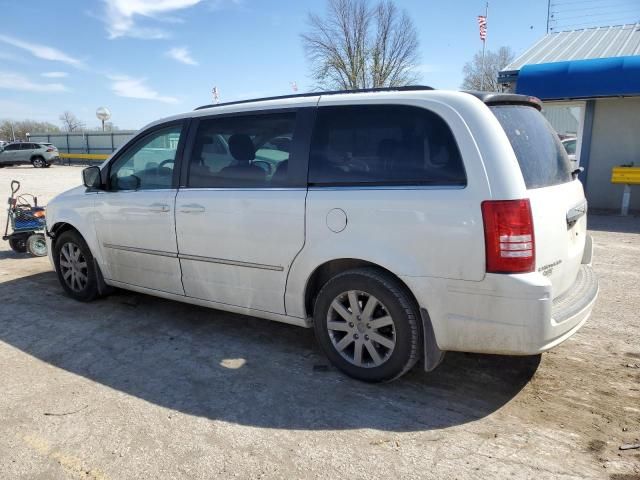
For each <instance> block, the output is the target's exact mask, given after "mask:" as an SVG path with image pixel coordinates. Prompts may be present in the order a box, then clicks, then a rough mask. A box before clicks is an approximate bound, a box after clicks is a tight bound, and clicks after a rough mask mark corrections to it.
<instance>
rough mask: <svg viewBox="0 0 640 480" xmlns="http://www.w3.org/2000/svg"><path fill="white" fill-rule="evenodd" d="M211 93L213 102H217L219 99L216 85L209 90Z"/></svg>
mask: <svg viewBox="0 0 640 480" xmlns="http://www.w3.org/2000/svg"><path fill="white" fill-rule="evenodd" d="M211 93H212V94H213V101H214V102H215V103H218V102H219V101H220V94H219V93H218V87H213V90H211Z"/></svg>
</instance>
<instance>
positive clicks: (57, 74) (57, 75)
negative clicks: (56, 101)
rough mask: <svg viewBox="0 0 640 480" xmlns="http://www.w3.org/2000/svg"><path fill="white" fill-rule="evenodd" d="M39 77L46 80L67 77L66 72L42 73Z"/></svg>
mask: <svg viewBox="0 0 640 480" xmlns="http://www.w3.org/2000/svg"><path fill="white" fill-rule="evenodd" d="M41 75H42V76H43V77H46V78H65V77H68V76H69V74H68V73H67V72H44V73H41Z"/></svg>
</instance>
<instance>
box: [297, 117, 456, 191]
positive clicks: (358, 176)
mask: <svg viewBox="0 0 640 480" xmlns="http://www.w3.org/2000/svg"><path fill="white" fill-rule="evenodd" d="M309 183H310V184H311V185H318V186H331V185H344V186H346V185H354V186H359V185H363V186H367V185H442V186H464V185H466V176H465V171H464V167H463V163H462V158H461V155H460V151H459V150H458V145H457V144H456V141H455V138H454V136H453V133H452V132H451V129H450V128H449V126H448V125H447V124H446V123H445V121H444V120H443V119H442V118H441V117H439V116H438V115H436V114H435V113H433V112H430V111H428V110H425V109H423V108H418V107H411V106H405V105H359V106H335V107H321V108H320V109H319V110H318V114H317V117H316V126H315V129H314V133H313V139H312V143H311V154H310V164H309Z"/></svg>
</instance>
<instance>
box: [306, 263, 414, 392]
mask: <svg viewBox="0 0 640 480" xmlns="http://www.w3.org/2000/svg"><path fill="white" fill-rule="evenodd" d="M314 329H315V333H316V338H317V339H318V342H319V344H320V346H321V347H322V349H323V350H324V352H325V354H326V355H327V357H328V358H329V360H330V361H331V362H332V363H333V364H334V365H335V366H336V367H337V368H338V369H339V370H341V371H343V372H344V373H346V374H347V375H349V376H350V377H353V378H356V379H358V380H363V381H365V382H385V381H390V380H393V379H395V378H398V377H400V376H402V375H404V374H405V373H406V372H408V371H409V370H410V369H411V368H412V367H413V366H414V365H415V364H416V362H417V361H418V360H419V358H420V351H421V350H420V345H422V330H421V327H420V314H419V312H418V309H417V306H416V303H415V300H414V299H413V297H412V296H411V294H410V293H409V292H408V291H407V289H406V287H405V286H404V285H402V283H400V281H398V280H397V279H396V278H395V277H393V276H392V275H390V274H388V273H386V272H384V271H382V270H380V269H377V268H359V269H354V270H348V271H346V272H343V273H341V274H338V275H336V276H335V277H333V278H332V279H331V280H329V281H328V282H327V283H326V284H325V285H324V286H323V287H322V289H321V290H320V293H319V294H318V297H317V299H316V301H315V308H314Z"/></svg>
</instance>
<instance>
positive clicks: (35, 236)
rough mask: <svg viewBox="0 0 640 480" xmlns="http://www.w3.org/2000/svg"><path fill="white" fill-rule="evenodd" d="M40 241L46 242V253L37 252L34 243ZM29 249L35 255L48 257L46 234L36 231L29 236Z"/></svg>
mask: <svg viewBox="0 0 640 480" xmlns="http://www.w3.org/2000/svg"><path fill="white" fill-rule="evenodd" d="M38 241H42V242H44V244H45V249H44V253H42V254H40V253H37V250H36V248H35V247H34V244H35V243H36V242H38ZM27 250H28V252H29V253H30V254H31V255H33V256H34V257H46V256H47V249H46V241H45V239H44V234H42V233H34V234H33V235H31V236H30V237H29V238H27Z"/></svg>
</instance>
